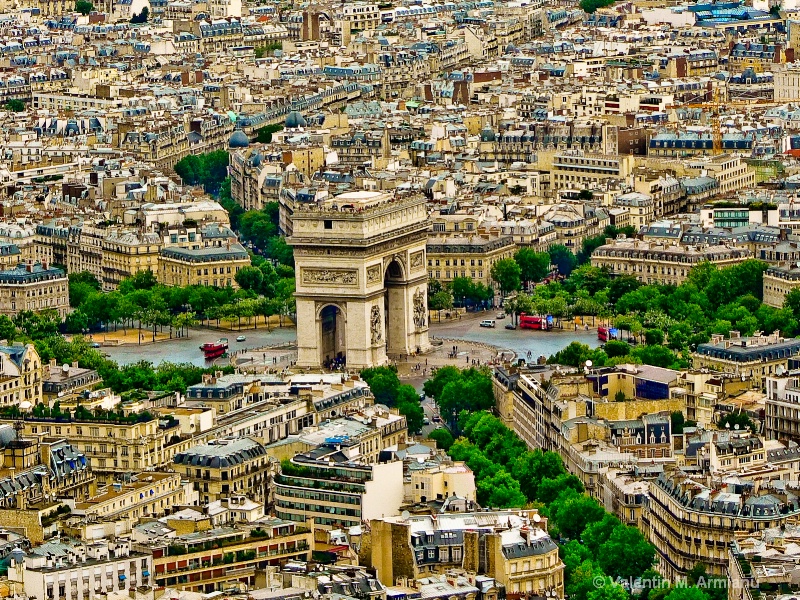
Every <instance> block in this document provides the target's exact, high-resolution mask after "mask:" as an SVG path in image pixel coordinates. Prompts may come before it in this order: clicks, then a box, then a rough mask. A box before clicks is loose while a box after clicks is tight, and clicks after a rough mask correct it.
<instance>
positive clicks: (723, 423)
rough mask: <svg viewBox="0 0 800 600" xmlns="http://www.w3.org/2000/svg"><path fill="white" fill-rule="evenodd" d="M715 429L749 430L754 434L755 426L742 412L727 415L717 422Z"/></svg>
mask: <svg viewBox="0 0 800 600" xmlns="http://www.w3.org/2000/svg"><path fill="white" fill-rule="evenodd" d="M717 427H719V428H720V429H731V430H734V429H739V430H742V431H744V430H745V429H749V430H750V431H752V432H753V433H756V424H755V423H753V421H752V420H751V419H750V417H749V416H748V415H747V413H743V412H731V413H728V414H727V415H725V416H723V417H722V418H720V419H719V421H717Z"/></svg>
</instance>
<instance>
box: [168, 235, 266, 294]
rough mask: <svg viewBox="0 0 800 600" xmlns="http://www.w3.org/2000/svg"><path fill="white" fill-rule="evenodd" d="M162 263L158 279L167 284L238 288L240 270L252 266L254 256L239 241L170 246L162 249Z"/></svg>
mask: <svg viewBox="0 0 800 600" xmlns="http://www.w3.org/2000/svg"><path fill="white" fill-rule="evenodd" d="M158 265H159V266H158V281H159V283H163V284H164V285H174V286H187V285H206V286H208V285H212V286H216V287H225V286H231V287H234V288H238V287H239V285H238V284H237V283H236V279H235V277H236V273H238V272H239V269H241V268H242V267H248V266H250V255H249V254H248V253H247V250H245V249H244V247H243V246H242V245H241V244H239V243H238V242H235V243H230V242H228V243H227V244H226V245H225V246H223V247H216V246H208V247H201V248H181V247H170V248H164V249H163V250H162V251H161V254H160V255H159V257H158Z"/></svg>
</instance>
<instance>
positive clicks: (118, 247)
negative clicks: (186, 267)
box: [101, 228, 162, 291]
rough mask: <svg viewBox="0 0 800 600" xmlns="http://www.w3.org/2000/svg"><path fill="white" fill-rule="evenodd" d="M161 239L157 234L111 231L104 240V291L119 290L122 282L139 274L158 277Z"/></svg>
mask: <svg viewBox="0 0 800 600" xmlns="http://www.w3.org/2000/svg"><path fill="white" fill-rule="evenodd" d="M161 244H162V241H161V238H160V236H159V235H158V234H157V233H140V232H138V231H137V230H134V229H118V228H111V229H109V231H108V235H106V238H105V239H104V240H103V245H102V248H103V278H102V280H101V283H102V285H103V289H104V290H106V291H111V290H115V289H117V286H119V284H120V282H121V281H122V280H123V279H126V278H128V277H131V276H132V275H136V273H138V272H140V271H152V272H153V273H154V274H155V275H156V276H157V275H158V264H159V253H160V251H161Z"/></svg>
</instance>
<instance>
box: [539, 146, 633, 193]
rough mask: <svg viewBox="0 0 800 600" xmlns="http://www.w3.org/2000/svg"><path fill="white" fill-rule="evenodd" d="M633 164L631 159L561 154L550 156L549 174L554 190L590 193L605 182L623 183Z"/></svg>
mask: <svg viewBox="0 0 800 600" xmlns="http://www.w3.org/2000/svg"><path fill="white" fill-rule="evenodd" d="M635 166H636V161H635V159H634V157H633V156H630V155H624V154H620V155H613V154H589V153H582V152H562V153H560V154H556V155H554V156H553V167H552V170H551V172H550V177H551V185H552V186H553V189H556V190H562V189H572V190H582V189H590V190H591V189H593V188H595V187H602V184H604V183H605V182H606V181H607V180H612V179H613V180H622V181H624V180H626V179H628V178H629V177H630V175H631V173H632V172H633V168H634V167H635Z"/></svg>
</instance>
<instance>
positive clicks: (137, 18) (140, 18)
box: [131, 6, 150, 25]
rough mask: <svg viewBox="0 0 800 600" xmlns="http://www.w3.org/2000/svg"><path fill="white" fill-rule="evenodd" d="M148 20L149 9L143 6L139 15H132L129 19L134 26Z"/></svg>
mask: <svg viewBox="0 0 800 600" xmlns="http://www.w3.org/2000/svg"><path fill="white" fill-rule="evenodd" d="M149 18H150V9H149V8H147V7H146V6H145V7H143V8H142V10H141V12H140V13H139V14H136V15H133V16H132V17H131V23H132V24H134V25H135V24H137V23H147V19H149Z"/></svg>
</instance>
